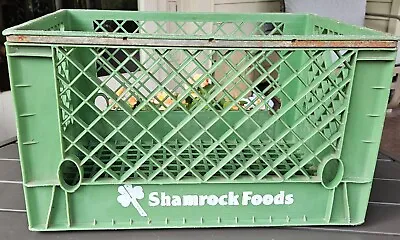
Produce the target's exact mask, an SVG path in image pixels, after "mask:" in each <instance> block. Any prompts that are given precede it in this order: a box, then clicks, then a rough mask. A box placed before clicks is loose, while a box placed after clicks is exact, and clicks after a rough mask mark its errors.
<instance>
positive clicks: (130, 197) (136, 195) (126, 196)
mask: <svg viewBox="0 0 400 240" xmlns="http://www.w3.org/2000/svg"><path fill="white" fill-rule="evenodd" d="M118 193H119V194H121V195H119V196H118V197H117V201H118V202H119V203H120V204H121V205H122V206H123V207H128V206H129V205H130V204H131V203H132V205H133V206H134V207H135V208H136V210H137V211H138V212H139V214H140V216H142V217H146V216H147V213H146V212H145V211H144V210H143V208H142V206H140V204H139V202H138V201H137V200H138V199H143V198H144V192H143V188H142V187H140V186H135V187H132V185H123V186H119V187H118Z"/></svg>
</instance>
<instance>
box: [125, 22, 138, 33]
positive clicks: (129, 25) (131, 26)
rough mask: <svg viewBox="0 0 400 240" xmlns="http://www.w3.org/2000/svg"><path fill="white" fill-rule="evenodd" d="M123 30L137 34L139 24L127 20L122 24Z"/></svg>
mask: <svg viewBox="0 0 400 240" xmlns="http://www.w3.org/2000/svg"><path fill="white" fill-rule="evenodd" d="M122 28H123V29H124V30H125V32H127V33H137V32H138V24H137V23H136V22H135V21H132V20H127V21H125V22H124V23H123V24H122Z"/></svg>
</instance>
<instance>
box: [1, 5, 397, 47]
mask: <svg viewBox="0 0 400 240" xmlns="http://www.w3.org/2000/svg"><path fill="white" fill-rule="evenodd" d="M127 13H129V14H130V15H129V16H130V17H131V18H135V17H140V19H138V20H152V19H154V20H159V21H166V20H168V17H174V19H175V20H188V21H193V22H195V21H199V22H201V21H203V22H207V21H211V20H212V21H216V20H218V19H220V20H224V19H225V20H224V21H227V20H226V19H228V20H229V19H234V18H236V19H237V18H238V17H240V16H243V17H247V18H248V17H251V19H254V20H251V21H248V22H252V21H256V20H255V19H263V18H265V17H277V18H282V17H291V18H294V17H308V18H314V19H315V20H318V19H321V20H322V19H324V20H328V21H331V22H332V23H334V24H338V25H340V26H343V27H345V26H347V27H350V28H353V29H354V30H357V32H358V33H360V34H358V35H355V34H350V35H346V34H345V35H268V36H267V35H265V36H262V35H257V36H246V37H229V36H212V35H174V34H143V33H140V34H129V33H104V32H102V33H99V32H88V31H70V30H67V31H45V30H44V29H41V30H32V29H29V28H31V27H32V26H35V24H39V23H40V22H42V21H50V20H52V19H57V18H59V17H61V16H63V15H65V14H89V15H93V14H94V15H95V14H99V15H101V16H102V17H108V16H110V17H113V18H114V19H115V20H119V19H118V15H121V14H125V15H126V14H127ZM154 16H156V17H154ZM232 21H234V20H229V21H227V22H232ZM258 21H259V20H258ZM2 34H3V35H4V36H6V37H7V41H9V42H25V43H27V42H37V41H33V40H32V37H37V38H38V37H40V38H42V40H41V41H40V43H57V42H60V39H61V40H66V39H68V38H76V39H79V38H85V37H86V38H99V39H103V40H115V39H122V38H123V39H124V40H127V39H128V40H131V39H132V40H133V39H137V40H143V41H148V40H149V39H155V40H157V41H161V40H198V41H205V40H207V41H209V42H211V40H212V41H213V42H215V41H218V40H220V41H232V40H243V41H248V42H253V43H256V42H257V41H262V42H271V43H273V42H274V41H290V42H297V43H298V42H302V41H318V42H320V41H325V42H333V43H335V42H338V41H352V42H353V44H357V43H354V42H362V41H364V42H369V44H367V45H369V46H370V47H376V45H374V43H375V42H378V41H392V43H391V44H390V47H393V43H395V42H397V41H398V40H400V36H393V35H391V34H388V33H383V32H379V31H376V30H372V29H369V28H366V27H359V26H355V25H351V24H347V23H343V22H340V21H337V20H334V19H331V18H327V17H320V16H318V15H315V14H310V13H204V12H191V13H176V12H147V11H122V10H92V9H91V10H86V9H61V10H57V11H55V12H53V13H49V14H47V15H44V16H42V17H39V18H36V19H33V20H30V21H27V22H25V23H22V24H19V25H16V26H14V27H11V28H8V29H5V30H4V31H3V32H2ZM61 42H62V41H61ZM76 42H77V43H78V42H79V40H77V41H76ZM64 43H71V42H69V41H64ZM166 44H169V43H166ZM256 44H258V45H259V43H256ZM328 45H329V44H328ZM333 46H334V44H333ZM378 47H380V46H378Z"/></svg>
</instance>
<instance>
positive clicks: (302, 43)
mask: <svg viewBox="0 0 400 240" xmlns="http://www.w3.org/2000/svg"><path fill="white" fill-rule="evenodd" d="M291 45H292V47H315V48H318V47H332V48H335V47H338V48H341V47H354V48H363V47H370V48H394V47H396V46H397V44H396V42H395V41H373V40H344V41H341V40H338V41H316V40H296V41H293V40H292V44H291Z"/></svg>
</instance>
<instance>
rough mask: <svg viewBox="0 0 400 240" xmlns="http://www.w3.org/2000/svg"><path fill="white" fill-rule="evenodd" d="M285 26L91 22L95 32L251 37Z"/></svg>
mask: <svg viewBox="0 0 400 240" xmlns="http://www.w3.org/2000/svg"><path fill="white" fill-rule="evenodd" d="M284 27H285V23H283V22H279V21H271V22H269V21H266V22H248V21H235V22H209V21H207V22H192V21H190V22H188V21H137V20H114V19H109V20H107V19H101V20H95V21H93V29H94V31H95V32H112V33H134V34H135V33H140V34H161V35H170V34H174V35H185V36H192V35H196V36H201V35H207V36H234V37H240V36H253V35H283V31H284Z"/></svg>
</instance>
